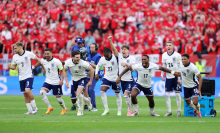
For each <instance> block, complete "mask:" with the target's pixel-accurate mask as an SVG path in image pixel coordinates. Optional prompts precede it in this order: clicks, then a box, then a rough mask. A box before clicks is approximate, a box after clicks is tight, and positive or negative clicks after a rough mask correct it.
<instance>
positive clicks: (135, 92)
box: [130, 88, 140, 116]
mask: <svg viewBox="0 0 220 133" xmlns="http://www.w3.org/2000/svg"><path fill="white" fill-rule="evenodd" d="M139 93H140V91H139V90H138V89H137V88H132V91H131V101H132V105H133V108H134V112H133V113H132V114H131V115H130V116H137V115H138V114H139V111H138V105H137V104H138V101H137V95H138V94H139Z"/></svg>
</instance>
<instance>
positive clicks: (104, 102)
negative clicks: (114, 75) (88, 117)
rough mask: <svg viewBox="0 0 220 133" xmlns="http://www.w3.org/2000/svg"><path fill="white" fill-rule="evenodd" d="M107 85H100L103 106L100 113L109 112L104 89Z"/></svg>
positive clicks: (106, 88) (105, 89)
mask: <svg viewBox="0 0 220 133" xmlns="http://www.w3.org/2000/svg"><path fill="white" fill-rule="evenodd" d="M109 88H110V87H109V86H104V85H102V86H101V98H102V102H103V105H104V107H105V111H104V112H103V113H102V115H107V114H109V108H108V101H107V96H106V91H107V90H108V89H109Z"/></svg>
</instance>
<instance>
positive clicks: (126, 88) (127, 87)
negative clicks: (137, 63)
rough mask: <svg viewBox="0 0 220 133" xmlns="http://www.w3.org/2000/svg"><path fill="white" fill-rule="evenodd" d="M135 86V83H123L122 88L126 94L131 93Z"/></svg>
mask: <svg viewBox="0 0 220 133" xmlns="http://www.w3.org/2000/svg"><path fill="white" fill-rule="evenodd" d="M133 86H134V81H121V88H122V92H123V94H124V92H125V91H128V92H131V90H132V88H133Z"/></svg>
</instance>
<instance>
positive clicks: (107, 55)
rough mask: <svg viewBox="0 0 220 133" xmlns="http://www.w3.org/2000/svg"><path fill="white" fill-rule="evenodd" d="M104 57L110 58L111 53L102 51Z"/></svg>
mask: <svg viewBox="0 0 220 133" xmlns="http://www.w3.org/2000/svg"><path fill="white" fill-rule="evenodd" d="M104 57H105V59H106V60H108V61H109V60H111V53H104Z"/></svg>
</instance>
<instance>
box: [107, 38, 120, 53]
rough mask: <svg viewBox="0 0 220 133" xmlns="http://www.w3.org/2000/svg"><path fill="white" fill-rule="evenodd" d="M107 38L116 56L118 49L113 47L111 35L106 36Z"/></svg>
mask: <svg viewBox="0 0 220 133" xmlns="http://www.w3.org/2000/svg"><path fill="white" fill-rule="evenodd" d="M108 40H109V41H110V44H111V47H112V50H113V53H114V55H115V56H116V57H118V50H117V49H116V48H115V46H114V44H113V42H112V36H109V37H108Z"/></svg>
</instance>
